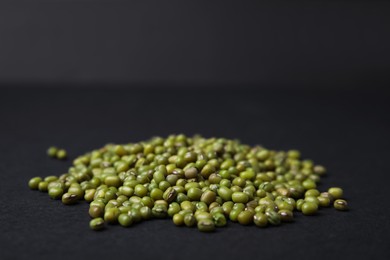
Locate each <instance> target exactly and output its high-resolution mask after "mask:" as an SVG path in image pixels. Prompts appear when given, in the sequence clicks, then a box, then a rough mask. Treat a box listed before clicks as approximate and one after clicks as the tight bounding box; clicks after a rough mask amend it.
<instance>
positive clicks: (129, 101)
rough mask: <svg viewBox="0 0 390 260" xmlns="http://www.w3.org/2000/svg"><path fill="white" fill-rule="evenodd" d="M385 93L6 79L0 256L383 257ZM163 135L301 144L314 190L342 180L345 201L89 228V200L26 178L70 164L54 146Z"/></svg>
mask: <svg viewBox="0 0 390 260" xmlns="http://www.w3.org/2000/svg"><path fill="white" fill-rule="evenodd" d="M388 99H389V95H388V94H387V93H385V92H379V91H369V90H356V91H354V92H351V91H341V90H340V91H336V90H327V91H310V90H303V89H297V90H294V91H292V90H278V91H276V90H270V89H268V90H263V91H258V90H255V89H249V88H247V89H246V88H236V89H221V88H218V89H213V88H200V89H199V88H198V89H195V88H188V89H185V90H184V89H182V90H180V89H164V90H163V89H155V88H148V89H138V88H133V89H111V90H109V89H104V88H100V89H72V90H69V89H62V88H60V89H42V88H41V89H38V88H34V89H31V88H30V89H25V88H19V89H8V88H3V89H1V90H0V118H1V126H0V143H1V149H0V158H1V159H0V174H1V179H2V181H1V183H0V185H1V189H0V205H1V214H0V224H1V225H0V245H1V250H0V257H1V258H2V259H9V258H15V257H17V258H27V257H32V258H34V259H38V258H37V257H39V259H58V258H69V257H77V258H83V259H86V258H87V257H92V256H94V257H98V258H104V259H108V258H112V257H113V256H116V257H117V258H116V259H124V258H127V259H130V258H131V259H135V258H134V256H138V257H139V258H137V259H144V258H150V257H152V256H154V257H156V258H155V259H161V258H166V259H179V257H189V258H193V257H196V258H197V259H206V258H214V257H217V258H222V257H224V258H225V259H228V258H231V259H233V258H234V259H244V258H246V259H250V258H251V259H266V258H272V259H289V258H297V259H304V258H310V259H317V258H327V259H352V258H353V259H369V258H371V259H386V258H387V259H388V258H389V257H390V254H389V253H390V251H389V247H388V241H389V239H390V236H389V213H390V211H389V206H388V181H389V172H390V166H389V165H390V164H389V156H390V153H389V146H390V142H389V138H388V133H389V130H390V127H389V112H390V107H389V106H390V105H389V102H388ZM170 133H186V134H188V135H191V134H194V133H200V134H202V135H204V136H208V137H210V136H223V137H228V138H239V139H241V140H242V141H243V142H245V143H248V144H258V143H261V144H263V145H264V146H266V147H268V148H272V149H290V148H296V149H299V150H301V151H302V153H303V155H304V157H306V158H312V159H313V160H315V161H316V162H318V163H321V164H324V165H325V166H327V168H328V170H329V174H328V176H327V177H326V178H324V179H323V180H322V184H321V186H320V189H326V188H328V187H330V186H334V185H336V186H341V187H343V188H344V190H345V194H346V198H347V199H348V200H349V203H350V207H351V210H350V211H349V212H337V211H336V210H334V209H324V210H321V211H320V213H319V215H318V216H316V217H304V216H302V215H301V214H298V213H297V214H296V220H295V223H292V224H284V225H282V226H280V227H278V228H266V229H258V228H256V227H254V226H250V227H243V226H239V225H237V224H232V223H230V224H229V225H228V227H227V228H221V229H218V230H217V232H215V233H212V234H204V233H200V232H198V231H197V230H196V229H189V228H178V227H175V226H174V225H173V224H172V222H171V221H170V220H155V221H150V222H144V223H141V224H139V225H136V226H134V227H132V228H129V229H125V228H121V227H119V226H109V228H107V229H106V230H105V231H103V232H93V231H91V230H90V229H89V227H88V222H89V217H88V213H87V208H88V205H87V204H86V203H80V204H78V205H75V206H64V205H62V204H61V203H60V202H59V201H54V200H51V199H50V198H49V197H48V196H47V194H44V193H41V192H38V191H31V190H29V189H28V187H27V182H28V180H29V178H31V177H33V176H36V175H40V176H46V175H52V174H56V175H59V174H61V173H64V172H66V171H67V168H68V167H69V166H70V163H71V162H70V161H69V160H68V161H66V162H61V161H56V160H51V159H49V158H48V157H47V156H46V149H47V147H48V146H50V145H57V146H60V147H64V148H66V149H67V150H68V152H69V154H70V156H71V157H72V158H74V157H75V156H77V155H80V154H82V153H84V152H86V151H89V150H91V149H94V148H98V147H100V146H102V145H104V144H105V143H107V142H118V143H120V142H131V141H140V140H143V139H146V138H149V137H151V136H153V135H162V136H166V135H168V134H170ZM129 256H131V257H129ZM332 257H334V258H332ZM181 259H186V258H181Z"/></svg>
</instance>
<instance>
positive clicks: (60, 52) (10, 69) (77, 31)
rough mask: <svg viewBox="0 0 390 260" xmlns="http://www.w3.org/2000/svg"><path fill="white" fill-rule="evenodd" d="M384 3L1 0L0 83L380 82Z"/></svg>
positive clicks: (387, 8)
mask: <svg viewBox="0 0 390 260" xmlns="http://www.w3.org/2000/svg"><path fill="white" fill-rule="evenodd" d="M389 13H390V2H389V1H347V2H343V1H152V0H143V1H141V0H140V1H115V0H113V1H102V0H98V1H88V0H78V1H74V0H51V1H42V0H38V1H21V0H12V1H1V3H0V85H5V84H27V85H32V84H33V83H37V84H41V83H46V84H48V85H51V86H54V85H60V84H62V85H63V84H65V85H80V84H81V85H85V84H91V85H93V84H97V83H99V84H107V85H108V84H109V85H177V86H187V85H192V86H199V85H207V86H210V85H213V86H215V85H234V86H240V85H252V86H288V87H291V86H307V87H314V86H315V87H317V88H318V87H358V86H363V87H367V86H370V87H372V86H378V87H379V86H381V87H383V86H386V85H389V83H390V80H389V77H387V75H386V72H387V71H389V69H390V65H389V60H390V51H389V47H388V46H389V45H390V33H389V28H390V16H389Z"/></svg>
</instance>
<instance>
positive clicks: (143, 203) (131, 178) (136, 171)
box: [28, 134, 348, 232]
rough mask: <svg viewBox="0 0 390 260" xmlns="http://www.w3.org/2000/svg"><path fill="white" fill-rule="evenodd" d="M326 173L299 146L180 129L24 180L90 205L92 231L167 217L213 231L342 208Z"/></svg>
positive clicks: (113, 147) (93, 154)
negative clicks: (273, 146) (322, 187)
mask: <svg viewBox="0 0 390 260" xmlns="http://www.w3.org/2000/svg"><path fill="white" fill-rule="evenodd" d="M50 154H53V155H54V154H56V153H54V152H53V151H51V152H50V153H49V155H50ZM325 173H326V169H325V168H324V167H323V166H321V165H315V164H314V163H313V162H312V161H311V160H302V159H301V154H300V152H299V151H297V150H290V151H287V152H285V151H273V150H268V149H266V148H264V147H262V146H259V145H257V146H252V147H251V146H249V145H245V144H241V143H240V142H239V141H238V140H230V139H224V138H208V139H206V138H203V137H201V136H193V137H187V136H185V135H183V134H180V135H170V136H168V137H167V138H161V137H154V138H152V139H150V140H147V141H144V142H139V143H129V144H107V145H105V146H104V147H102V148H101V149H98V150H94V151H91V152H89V153H86V154H84V155H82V156H79V157H77V158H76V159H75V160H74V161H73V166H72V167H70V168H69V171H68V173H65V174H62V175H61V176H59V177H57V176H48V177H46V178H44V179H42V178H41V177H34V178H32V179H31V180H30V181H29V184H28V185H29V187H30V188H31V189H34V190H36V189H38V190H40V191H43V192H48V194H49V196H50V197H51V198H52V199H61V200H62V203H64V204H66V205H70V204H75V203H77V202H78V201H80V200H85V201H87V202H88V203H90V206H89V215H90V216H91V218H92V220H91V221H90V228H91V229H93V230H100V229H102V228H104V227H105V225H106V223H108V224H116V223H119V224H120V225H121V226H124V227H128V226H131V225H133V224H135V223H137V222H140V221H142V220H148V219H153V218H168V217H169V218H171V219H172V220H173V223H174V224H175V225H177V226H188V227H192V226H197V228H198V229H199V230H200V231H203V232H210V231H214V230H215V228H216V227H223V226H226V225H227V223H228V220H230V221H232V222H238V223H240V224H242V225H251V224H254V225H256V226H258V227H266V226H269V225H272V226H278V225H280V224H281V223H282V222H291V221H293V218H294V214H296V212H302V213H303V214H304V215H315V214H316V213H317V211H318V210H319V209H320V208H321V207H329V206H331V205H332V204H333V206H334V208H335V209H337V210H347V209H348V206H347V202H346V201H345V200H344V199H342V198H343V190H342V189H341V188H338V187H332V188H329V189H328V191H326V192H320V191H319V190H318V189H317V184H318V183H319V181H320V178H321V176H323V175H324V174H325Z"/></svg>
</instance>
